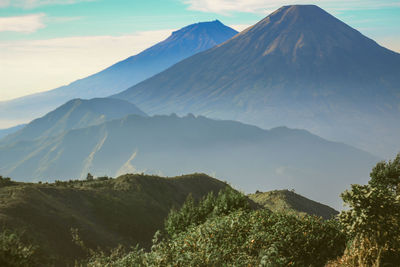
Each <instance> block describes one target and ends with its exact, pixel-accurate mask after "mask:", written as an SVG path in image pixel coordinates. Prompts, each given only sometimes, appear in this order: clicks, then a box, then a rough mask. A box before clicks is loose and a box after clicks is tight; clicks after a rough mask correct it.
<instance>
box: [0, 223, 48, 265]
mask: <svg viewBox="0 0 400 267" xmlns="http://www.w3.org/2000/svg"><path fill="white" fill-rule="evenodd" d="M41 263H43V260H42V258H41V256H40V253H39V252H38V247H36V246H33V245H31V244H26V242H23V241H22V237H21V235H20V234H18V233H14V232H11V231H9V230H4V231H2V232H1V233H0V266H4V267H13V266H15V267H17V266H18V267H23V266H41Z"/></svg>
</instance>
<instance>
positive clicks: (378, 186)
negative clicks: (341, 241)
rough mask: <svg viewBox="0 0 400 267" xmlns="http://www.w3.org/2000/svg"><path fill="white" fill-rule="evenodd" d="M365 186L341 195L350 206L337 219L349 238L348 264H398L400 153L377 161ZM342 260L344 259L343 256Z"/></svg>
mask: <svg viewBox="0 0 400 267" xmlns="http://www.w3.org/2000/svg"><path fill="white" fill-rule="evenodd" d="M370 176H371V180H370V181H369V182H368V184H367V185H352V186H351V190H350V191H345V192H344V193H343V194H342V198H343V201H344V202H345V203H346V204H347V205H348V206H349V207H350V209H349V210H347V211H343V212H342V213H341V214H340V220H341V222H342V224H343V226H344V227H345V230H346V232H347V233H348V234H349V235H350V237H351V244H350V246H349V249H348V250H347V252H346V255H345V259H346V260H345V262H346V264H348V265H349V266H398V263H399V262H400V154H399V155H397V157H396V158H395V160H393V161H389V162H379V163H378V164H377V165H376V166H375V167H374V168H373V170H372V172H371V175H370ZM342 261H344V259H342Z"/></svg>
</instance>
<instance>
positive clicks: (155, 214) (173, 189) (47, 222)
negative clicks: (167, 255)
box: [0, 174, 227, 266]
mask: <svg viewBox="0 0 400 267" xmlns="http://www.w3.org/2000/svg"><path fill="white" fill-rule="evenodd" d="M226 186H227V185H226V184H225V183H223V182H220V181H218V180H216V179H214V178H211V177H209V176H207V175H203V174H192V175H184V176H181V177H174V178H161V177H156V176H146V175H125V176H121V177H118V178H117V179H111V178H104V177H103V178H101V179H95V180H93V181H70V182H65V183H60V182H57V183H56V184H24V183H18V184H11V185H10V186H2V187H1V188H0V223H1V226H2V229H4V228H5V229H11V230H14V231H18V232H22V231H23V232H25V234H26V235H28V237H29V238H30V239H32V240H34V241H35V245H39V246H40V248H41V249H42V250H43V252H44V253H45V255H46V258H47V259H51V258H52V257H53V259H52V260H53V261H54V265H50V266H73V265H74V264H73V263H74V260H77V259H79V257H81V258H82V257H86V256H87V255H86V253H85V252H84V251H83V250H82V249H81V248H80V247H79V246H77V245H75V244H74V243H73V242H72V233H71V228H73V229H77V230H78V233H79V236H80V238H81V239H82V241H83V242H84V244H85V246H87V247H89V248H91V249H97V248H98V247H100V248H102V249H109V248H115V247H117V246H118V245H119V244H122V245H125V246H127V247H129V246H133V245H135V244H139V245H140V246H141V247H145V248H149V246H150V244H151V240H152V237H153V235H154V233H155V231H156V230H159V229H162V227H163V223H164V219H165V218H166V217H167V214H168V212H169V211H170V209H171V208H173V207H180V206H181V205H182V204H183V202H184V201H185V199H186V198H187V196H188V195H189V194H192V196H193V197H194V198H195V199H200V198H202V197H203V196H205V195H207V194H208V193H210V192H215V193H217V192H218V191H219V190H221V189H223V188H225V187H226ZM10 196H12V197H10Z"/></svg>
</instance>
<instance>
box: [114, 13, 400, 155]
mask: <svg viewBox="0 0 400 267" xmlns="http://www.w3.org/2000/svg"><path fill="white" fill-rule="evenodd" d="M399 74H400V54H398V53H395V52H393V51H390V50H388V49H386V48H383V47H381V46H379V45H378V44H377V43H376V42H375V41H373V40H371V39H370V38H368V37H365V36H363V35H362V34H361V33H360V32H358V31H357V30H355V29H353V28H351V27H350V26H348V25H346V24H345V23H344V22H342V21H340V20H338V19H336V18H335V17H333V16H332V15H330V14H329V13H327V12H325V11H323V10H322V9H320V8H319V7H316V6H286V7H283V8H281V9H279V10H277V11H276V12H274V13H272V14H271V15H269V16H268V17H266V18H265V19H263V20H261V21H260V22H258V23H257V24H256V25H254V26H253V27H249V28H248V29H246V30H245V31H243V32H241V33H239V34H238V35H236V36H234V37H233V38H232V39H230V40H228V41H226V42H224V43H223V44H221V45H219V46H216V47H214V48H212V49H210V50H207V51H204V52H202V53H199V54H196V55H194V56H192V57H190V58H187V59H185V60H183V61H181V62H179V63H177V64H175V65H174V66H172V67H170V68H168V69H167V70H165V71H163V72H161V73H159V74H157V75H155V76H153V77H151V78H149V79H147V80H145V81H143V82H141V83H139V84H137V85H135V86H133V87H131V88H129V89H127V90H125V91H124V92H121V93H119V94H117V95H114V96H112V97H115V98H123V99H127V100H129V101H131V102H133V103H135V104H136V105H138V107H140V108H142V109H143V110H145V111H146V112H147V113H149V114H150V115H152V114H169V113H171V112H176V113H177V114H179V115H183V114H186V113H189V112H192V113H194V114H198V115H205V116H209V117H214V118H220V119H233V120H239V121H243V122H245V123H250V124H254V125H258V126H261V127H263V128H271V127H276V126H279V125H287V126H289V127H291V128H303V129H308V130H310V131H312V132H315V133H316V134H318V135H320V136H323V137H325V138H327V139H330V140H335V141H341V142H345V143H349V144H351V145H354V146H357V147H359V148H361V149H364V150H367V151H370V152H371V153H374V154H378V155H380V156H388V155H391V154H392V153H396V152H397V149H400V143H399V141H398V139H396V137H395V136H396V133H397V132H398V130H400V123H399V120H398V115H400V109H399V108H398V106H399V105H400V94H399V88H398V84H399V83H400V79H399V78H398V77H400V75H399ZM371 124H373V125H374V127H372V129H369V131H368V130H367V129H368V128H369V125H371ZM333 125H334V127H333ZM382 136H384V138H383V139H384V140H383V142H381V141H379V142H377V140H379V139H378V138H379V137H382ZM381 139H382V138H381ZM393 144H396V146H395V148H393Z"/></svg>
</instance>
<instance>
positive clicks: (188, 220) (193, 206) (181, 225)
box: [165, 187, 250, 237]
mask: <svg viewBox="0 0 400 267" xmlns="http://www.w3.org/2000/svg"><path fill="white" fill-rule="evenodd" d="M238 210H250V204H249V200H248V198H247V197H246V196H245V195H243V194H242V193H240V192H238V191H236V190H234V189H232V188H231V187H226V188H225V189H224V190H221V191H220V192H219V193H218V195H217V196H215V195H214V194H213V193H212V192H211V193H209V194H208V195H207V196H206V197H205V198H203V199H202V200H201V201H200V202H199V203H195V200H194V199H193V197H192V196H191V195H189V197H188V198H187V199H186V201H185V203H184V204H183V206H182V207H181V209H179V210H176V209H172V210H171V211H170V213H169V215H168V217H167V219H166V221H165V231H166V232H167V234H168V235H169V236H170V237H172V236H174V235H175V234H179V233H180V232H184V231H186V230H187V228H188V227H189V226H195V225H199V224H202V223H204V222H205V221H206V220H207V219H208V218H211V217H215V216H220V215H227V214H229V213H231V212H233V211H238Z"/></svg>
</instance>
